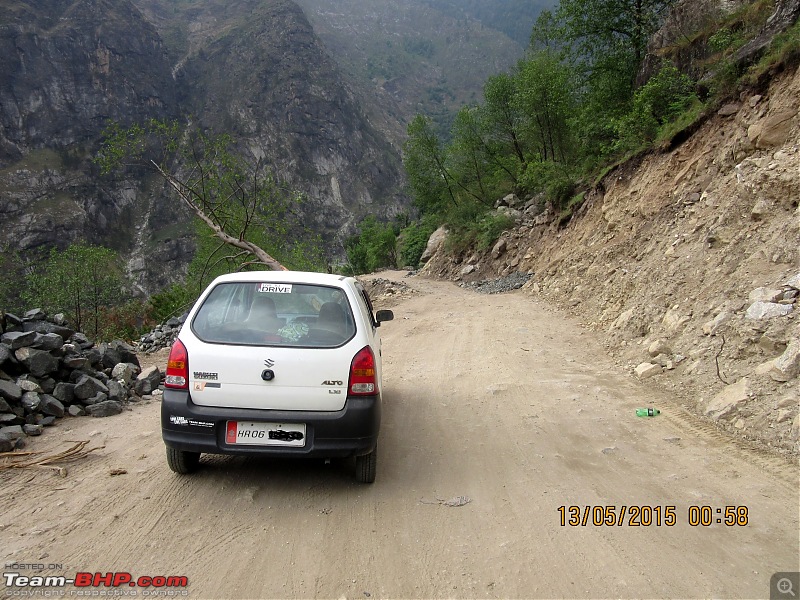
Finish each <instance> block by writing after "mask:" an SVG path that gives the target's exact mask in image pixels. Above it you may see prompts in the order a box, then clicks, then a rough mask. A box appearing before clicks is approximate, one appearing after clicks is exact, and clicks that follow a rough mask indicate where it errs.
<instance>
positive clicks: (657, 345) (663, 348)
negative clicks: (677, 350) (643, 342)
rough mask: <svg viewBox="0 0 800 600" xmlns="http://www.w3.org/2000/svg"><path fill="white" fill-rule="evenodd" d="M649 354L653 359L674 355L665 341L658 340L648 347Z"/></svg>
mask: <svg viewBox="0 0 800 600" xmlns="http://www.w3.org/2000/svg"><path fill="white" fill-rule="evenodd" d="M647 353H648V354H649V355H650V356H652V357H656V356H658V355H659V354H672V349H671V348H670V347H669V345H668V344H667V342H665V341H664V340H656V341H654V342H653V343H652V344H650V346H648V348H647Z"/></svg>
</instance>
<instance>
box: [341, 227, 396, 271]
mask: <svg viewBox="0 0 800 600" xmlns="http://www.w3.org/2000/svg"><path fill="white" fill-rule="evenodd" d="M345 251H346V252H347V260H348V262H349V267H350V268H349V269H348V271H350V272H351V274H353V275H358V274H360V273H370V272H372V271H375V270H376V269H379V268H381V267H394V266H396V265H397V237H396V235H395V232H394V228H393V227H392V225H391V224H389V223H380V222H378V220H377V219H376V218H375V217H374V216H372V215H370V216H368V217H367V218H366V219H364V220H363V221H361V224H360V225H359V233H358V235H355V236H353V237H351V238H350V239H349V240H347V242H345Z"/></svg>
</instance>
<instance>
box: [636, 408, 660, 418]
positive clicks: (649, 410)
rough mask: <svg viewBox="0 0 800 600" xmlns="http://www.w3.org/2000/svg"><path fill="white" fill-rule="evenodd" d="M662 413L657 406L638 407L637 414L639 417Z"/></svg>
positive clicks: (655, 415)
mask: <svg viewBox="0 0 800 600" xmlns="http://www.w3.org/2000/svg"><path fill="white" fill-rule="evenodd" d="M660 414H661V411H660V410H658V409H657V408H637V409H636V416H637V417H657V416H658V415H660Z"/></svg>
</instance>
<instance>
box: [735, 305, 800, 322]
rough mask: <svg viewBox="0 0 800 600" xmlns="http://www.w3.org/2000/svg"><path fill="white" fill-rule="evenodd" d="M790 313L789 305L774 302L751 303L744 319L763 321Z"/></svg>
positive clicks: (790, 306)
mask: <svg viewBox="0 0 800 600" xmlns="http://www.w3.org/2000/svg"><path fill="white" fill-rule="evenodd" d="M791 312H792V305H791V304H777V303H775V302H753V304H751V305H750V307H749V308H748V309H747V312H746V313H745V318H747V319H750V320H752V321H764V320H767V319H774V318H776V317H785V316H786V315H788V314H790V313H791Z"/></svg>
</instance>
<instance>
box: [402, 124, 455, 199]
mask: <svg viewBox="0 0 800 600" xmlns="http://www.w3.org/2000/svg"><path fill="white" fill-rule="evenodd" d="M403 165H404V166H405V168H406V173H407V174H408V183H409V186H410V187H411V192H412V194H413V196H414V202H415V204H416V205H417V206H418V207H419V209H420V210H421V211H423V212H428V213H439V212H442V211H443V210H444V208H445V207H446V206H447V205H448V204H457V200H456V196H455V194H454V192H453V186H452V177H451V176H450V173H449V172H448V171H447V168H446V166H445V155H444V150H443V148H442V143H441V141H440V140H439V137H438V136H437V135H436V132H435V129H434V126H433V122H432V121H431V120H430V119H429V118H427V117H425V116H423V115H417V116H415V117H414V118H413V119H412V120H411V123H409V125H408V139H407V140H406V142H405V144H404V145H403Z"/></svg>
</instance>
